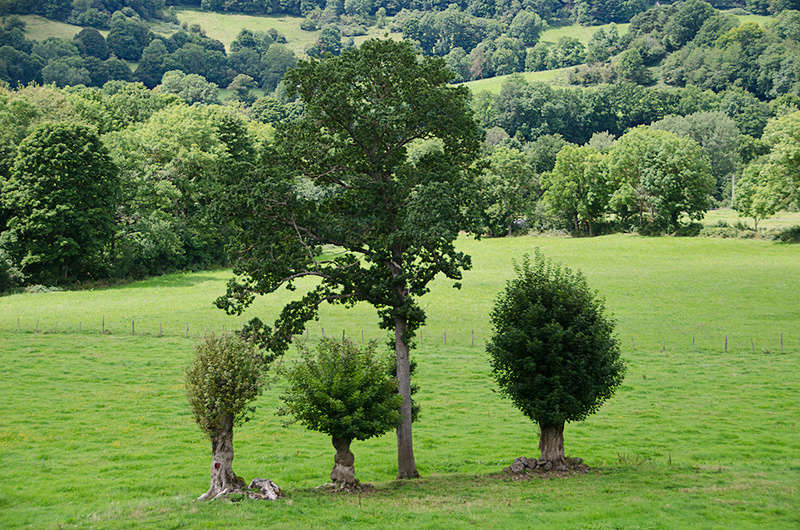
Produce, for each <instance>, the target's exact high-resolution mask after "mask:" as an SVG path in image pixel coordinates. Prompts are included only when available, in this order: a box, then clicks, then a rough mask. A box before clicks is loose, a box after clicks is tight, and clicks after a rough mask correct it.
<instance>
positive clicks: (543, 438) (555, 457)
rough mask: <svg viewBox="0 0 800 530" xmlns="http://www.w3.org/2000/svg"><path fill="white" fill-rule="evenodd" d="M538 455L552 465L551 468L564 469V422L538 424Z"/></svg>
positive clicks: (565, 465)
mask: <svg viewBox="0 0 800 530" xmlns="http://www.w3.org/2000/svg"><path fill="white" fill-rule="evenodd" d="M539 431H540V433H539V451H540V452H541V453H542V454H541V456H540V457H539V459H540V460H544V461H545V462H547V463H549V464H550V466H552V469H556V470H558V469H566V467H567V461H566V460H565V459H564V424H563V423H561V424H558V425H541V424H540V425H539Z"/></svg>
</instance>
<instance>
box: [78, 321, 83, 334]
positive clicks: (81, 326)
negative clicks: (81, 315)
mask: <svg viewBox="0 0 800 530" xmlns="http://www.w3.org/2000/svg"><path fill="white" fill-rule="evenodd" d="M82 328H83V322H81V321H80V320H79V321H78V333H80V332H81V331H82Z"/></svg>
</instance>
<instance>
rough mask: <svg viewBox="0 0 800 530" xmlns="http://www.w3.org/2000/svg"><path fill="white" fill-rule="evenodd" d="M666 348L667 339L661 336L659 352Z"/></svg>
mask: <svg viewBox="0 0 800 530" xmlns="http://www.w3.org/2000/svg"><path fill="white" fill-rule="evenodd" d="M666 349H667V339H665V338H663V337H662V338H661V353H664V352H665V351H666Z"/></svg>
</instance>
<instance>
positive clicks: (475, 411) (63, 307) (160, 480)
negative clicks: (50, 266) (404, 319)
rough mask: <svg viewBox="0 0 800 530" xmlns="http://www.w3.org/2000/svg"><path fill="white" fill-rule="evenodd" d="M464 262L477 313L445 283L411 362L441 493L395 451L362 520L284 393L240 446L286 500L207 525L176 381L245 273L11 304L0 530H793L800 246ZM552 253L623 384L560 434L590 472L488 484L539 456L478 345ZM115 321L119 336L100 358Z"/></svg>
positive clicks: (372, 334) (629, 249)
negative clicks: (583, 292) (584, 302)
mask: <svg viewBox="0 0 800 530" xmlns="http://www.w3.org/2000/svg"><path fill="white" fill-rule="evenodd" d="M458 247H459V248H460V249H462V250H465V251H467V252H469V253H470V254H471V255H472V257H473V262H474V269H473V270H472V271H469V272H467V273H466V274H465V276H464V282H463V283H464V287H463V289H462V290H455V289H452V287H451V282H450V281H446V280H442V279H438V280H436V281H435V282H434V284H433V288H432V291H431V293H430V294H428V295H427V296H426V297H425V298H424V299H423V300H422V305H423V307H424V308H425V309H426V311H427V312H428V315H429V319H428V322H427V324H426V326H425V327H424V328H423V330H422V340H421V345H420V346H419V348H418V349H417V350H415V352H414V354H413V355H414V357H415V358H416V359H417V361H418V362H419V366H418V373H417V375H416V376H415V381H416V382H417V383H418V384H419V387H420V390H419V393H418V395H417V398H418V400H419V402H420V404H421V406H422V412H421V416H420V419H419V422H418V423H416V424H415V427H414V436H415V453H416V458H417V463H418V465H419V468H420V472H421V473H422V475H423V477H424V478H423V479H422V480H419V481H404V482H401V483H398V482H396V481H394V480H393V477H394V473H395V456H394V451H395V448H394V445H395V441H394V436H393V435H392V434H388V435H386V436H383V437H381V438H378V439H372V440H369V441H366V442H355V443H354V444H353V451H354V453H355V455H356V472H357V474H358V476H359V477H360V478H361V479H362V480H363V481H365V482H370V483H374V484H375V485H376V490H375V491H373V492H371V493H366V494H363V495H359V496H355V495H353V496H350V495H329V494H323V493H319V492H317V491H315V490H314V489H313V488H314V487H315V486H317V485H319V484H321V483H323V482H325V481H326V480H327V475H328V474H329V472H330V468H331V465H332V460H333V449H332V447H331V445H330V440H329V439H328V438H326V437H325V436H324V435H321V434H317V433H310V432H308V431H306V430H304V429H303V428H301V427H300V426H298V425H289V426H286V425H284V424H283V423H282V420H281V419H280V418H279V417H277V416H276V415H275V408H276V406H277V404H278V396H279V394H280V392H281V388H282V385H281V384H280V383H276V384H274V385H273V386H272V387H270V388H269V389H267V390H266V391H265V393H264V395H263V396H261V397H260V398H259V399H258V401H257V406H258V409H257V411H256V413H255V416H254V419H253V421H251V422H249V423H247V424H246V425H244V426H242V427H241V428H240V429H239V430H237V432H236V461H235V469H236V470H237V471H238V472H239V474H241V475H243V476H244V477H246V478H247V479H250V478H252V477H255V476H261V477H269V478H272V479H273V480H275V481H276V482H277V483H278V484H279V485H280V486H281V487H282V488H284V490H285V491H286V493H287V497H286V498H285V499H283V500H281V501H279V502H277V503H274V504H265V503H256V502H247V501H245V502H241V503H236V504H232V503H223V502H215V503H210V504H196V503H192V499H193V498H194V497H196V496H197V495H199V494H200V493H202V492H203V491H205V489H206V488H207V486H208V466H209V447H208V443H207V440H206V439H204V437H203V435H202V434H201V432H200V431H199V429H197V427H196V426H195V425H194V423H193V422H192V419H191V416H190V413H189V409H188V406H187V404H186V399H185V395H184V388H183V370H184V369H185V367H186V365H187V364H188V363H189V362H190V359H191V357H192V345H193V344H194V341H195V340H196V339H197V337H198V335H199V334H202V332H203V329H204V328H205V330H206V331H209V330H218V329H221V327H222V325H225V326H227V327H228V328H230V327H232V326H234V325H237V324H239V323H241V319H235V318H233V317H227V316H225V315H224V314H223V313H222V312H221V311H219V310H217V309H215V308H214V307H213V306H212V304H211V301H212V300H213V299H214V297H216V296H217V295H219V294H220V293H222V292H223V290H224V283H225V280H226V278H228V277H229V275H230V271H225V270H220V271H205V272H197V273H190V274H173V275H168V276H163V277H159V278H153V279H150V280H146V281H142V282H135V283H131V284H126V285H120V286H118V287H112V288H107V289H95V290H85V291H75V292H52V293H39V294H20V295H13V296H5V297H0V369H2V372H3V377H2V378H0V395H2V396H3V399H2V400H0V417H1V418H2V421H0V466H2V469H3V470H4V473H5V476H4V478H5V484H6V487H4V488H0V527H2V528H14V527H33V528H55V527H63V526H68V527H102V528H130V527H148V528H183V527H203V528H229V527H234V526H241V527H249V528H261V527H271V528H297V527H313V528H316V527H321V526H325V527H348V528H375V527H382V528H383V527H389V528H400V527H402V528H441V527H447V528H474V527H475V526H479V527H488V528H523V527H524V528H529V527H538V528H737V529H739V528H797V527H798V526H800V514H798V511H797V506H798V500H799V499H800V497H799V495H800V494H799V493H798V484H800V431H799V430H798V418H800V403H798V400H797V399H796V398H797V395H796V393H797V384H798V381H800V328H799V327H798V325H799V324H800V306H799V305H798V304H797V300H796V286H797V285H798V284H800V245H782V244H776V243H773V242H768V241H752V240H719V239H708V238H670V237H658V238H646V237H637V236H626V235H613V236H605V237H598V238H587V239H579V238H548V237H517V238H503V239H486V240H481V241H475V240H473V239H469V238H462V239H461V240H460V241H459V242H458ZM535 247H541V248H542V249H543V251H544V252H545V253H546V255H548V256H550V257H552V258H554V259H557V260H559V261H561V262H563V263H566V264H568V265H570V266H572V267H576V268H578V269H580V270H582V271H583V272H584V273H585V274H586V276H587V278H588V280H589V282H590V284H591V285H592V286H593V287H594V288H597V289H598V290H599V291H600V293H601V294H602V295H603V296H604V297H605V298H606V300H607V307H608V309H609V310H610V312H611V313H612V314H613V315H614V316H615V317H616V319H617V321H618V330H619V336H620V340H621V345H622V350H623V357H624V359H625V360H626V362H627V363H628V367H629V369H628V373H627V377H626V379H625V382H624V384H623V386H622V387H621V388H620V389H619V391H618V393H617V395H616V396H615V397H614V398H612V399H611V400H610V401H609V402H608V403H607V404H606V405H605V406H603V407H602V409H601V410H600V411H599V413H598V414H596V415H594V416H591V417H590V418H589V419H588V420H587V421H585V422H581V423H571V424H569V425H568V426H567V428H566V431H565V436H566V452H567V454H569V455H574V456H580V457H582V458H584V459H585V460H586V462H587V463H588V464H589V465H590V466H592V467H594V468H596V470H595V471H594V472H592V473H590V474H588V475H584V476H576V477H572V478H567V479H552V480H539V479H534V480H531V481H511V480H508V479H503V478H496V477H495V476H494V474H495V473H497V472H498V471H499V470H501V469H502V468H503V467H504V466H506V465H508V464H509V463H510V462H511V460H513V458H514V457H517V456H521V455H525V456H537V455H538V451H537V449H536V441H537V429H536V427H535V426H534V425H532V424H531V423H530V422H529V421H528V420H526V419H525V418H524V417H523V416H522V414H521V413H519V412H518V411H517V410H516V409H514V408H513V406H512V405H511V404H510V403H509V402H508V401H507V400H503V399H501V398H500V397H499V396H498V394H496V393H495V392H494V384H493V383H492V380H491V377H490V372H489V367H488V364H487V360H486V354H485V353H484V351H483V343H484V341H485V338H486V336H487V333H488V331H489V330H488V326H487V315H488V312H489V310H490V307H491V304H492V300H493V299H494V297H495V296H496V294H497V292H498V291H499V290H500V289H502V287H503V285H504V282H505V280H506V279H507V278H509V277H510V276H511V274H512V267H511V262H512V260H513V259H516V258H519V257H520V256H521V255H522V254H523V253H524V252H532V250H533V249H534V248H535ZM305 285H307V284H303V285H300V287H301V288H302V287H303V286H305ZM289 296H290V295H289V294H288V293H286V292H282V293H276V294H275V295H274V296H270V297H268V299H267V300H260V301H259V302H258V303H257V304H256V306H255V308H254V309H253V310H252V311H251V312H249V314H248V315H247V316H252V315H254V314H258V315H260V316H262V317H264V318H265V319H266V320H270V319H271V318H272V317H273V316H274V315H275V312H276V311H277V310H278V308H279V307H281V305H282V303H284V302H285V301H286V300H288V297H289ZM103 318H105V326H106V330H107V331H109V332H110V334H107V335H101V334H100V326H101V323H102V319H103ZM132 318H133V319H135V326H136V327H135V333H136V335H135V336H131V319H132ZM17 319H19V321H18V320H17ZM376 320H377V317H376V315H375V311H374V310H373V309H371V308H370V307H368V306H365V305H359V306H357V307H355V308H353V309H344V308H341V307H326V308H325V309H324V310H323V311H322V314H321V317H320V320H319V321H318V322H313V323H311V325H310V326H309V331H310V336H311V337H312V338H317V337H320V336H321V334H322V328H325V332H326V334H327V335H328V336H341V332H342V329H344V330H345V332H346V335H347V336H350V337H353V338H354V339H355V340H356V341H359V340H360V330H361V329H363V330H364V332H365V335H366V338H368V339H369V338H385V337H386V334H385V332H381V331H379V330H378V329H377V327H376V325H375V323H376ZM18 322H19V323H20V326H21V330H20V331H21V332H20V333H17V331H16V328H17V323H18ZM37 322H38V330H39V331H38V333H37V332H35V331H34V329H35V328H34V326H37ZM187 323H188V325H189V333H190V335H191V337H190V338H189V339H185V338H184V337H183V334H184V333H185V329H186V328H185V326H186V324H187ZM159 325H162V326H163V333H164V335H165V336H164V337H158V336H157V335H158V333H159ZM79 326H80V328H79ZM473 330H474V332H475V345H474V346H473V345H472V342H471V340H472V335H471V333H472V331H473ZM54 331H55V332H54ZM445 332H446V333H447V344H446V345H445V344H444V342H445V341H444V333H445ZM781 332H782V333H784V336H783V339H784V352H783V353H781V352H780V342H779V337H780V333H781ZM726 337H727V340H728V351H727V352H725V351H724V346H723V345H724V342H723V341H724V339H725V338H726ZM751 339H752V341H753V342H752V343H751ZM751 345H752V346H751ZM753 350H754V351H753ZM291 357H292V355H290V358H291Z"/></svg>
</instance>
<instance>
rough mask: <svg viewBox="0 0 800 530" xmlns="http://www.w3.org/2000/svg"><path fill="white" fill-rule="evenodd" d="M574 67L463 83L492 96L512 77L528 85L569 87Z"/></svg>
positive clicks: (473, 89) (474, 90) (471, 88)
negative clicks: (538, 83)
mask: <svg viewBox="0 0 800 530" xmlns="http://www.w3.org/2000/svg"><path fill="white" fill-rule="evenodd" d="M574 69H575V67H574V66H567V67H564V68H556V69H553V70H541V71H539V72H519V73H515V74H508V75H498V76H495V77H487V78H486V79H478V80H477V81H467V82H466V83H463V85H464V86H466V87H468V88H469V89H470V90H472V92H478V91H487V92H490V93H492V94H498V93H499V92H500V89H502V88H503V83H505V82H506V80H508V79H509V78H510V77H511V76H515V75H517V76H521V77H522V78H523V79H525V81H527V82H528V83H533V82H536V81H538V82H541V83H549V84H551V85H567V84H568V81H567V75H568V74H569V71H570V70H574Z"/></svg>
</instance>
